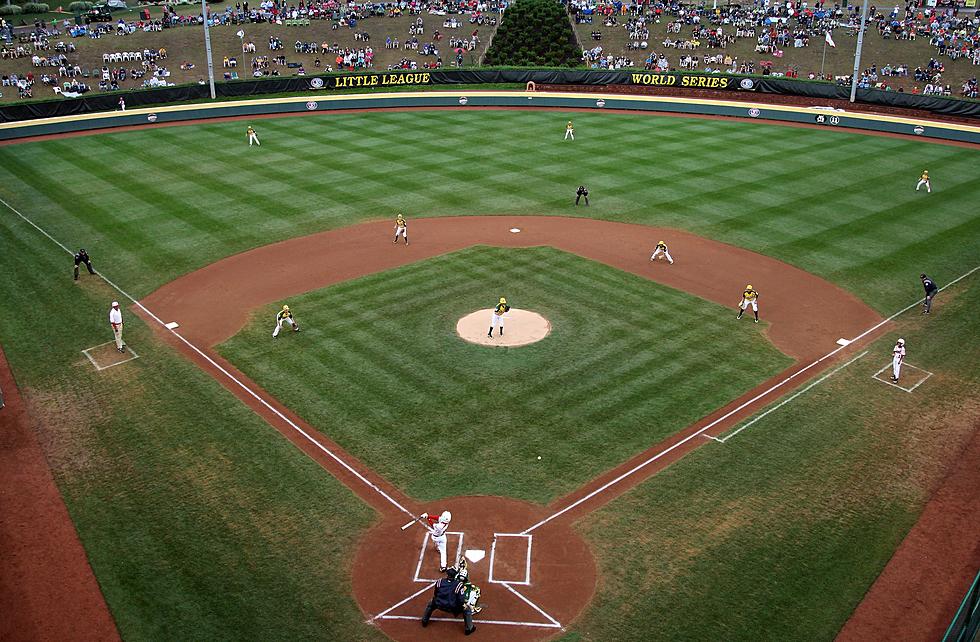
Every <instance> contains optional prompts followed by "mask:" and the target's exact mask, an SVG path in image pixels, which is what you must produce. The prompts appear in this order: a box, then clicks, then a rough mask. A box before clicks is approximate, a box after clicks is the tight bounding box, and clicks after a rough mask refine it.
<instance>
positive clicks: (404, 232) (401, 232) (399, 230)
mask: <svg viewBox="0 0 980 642" xmlns="http://www.w3.org/2000/svg"><path fill="white" fill-rule="evenodd" d="M399 236H401V237H402V238H403V239H405V243H408V226H405V225H400V226H398V227H396V228H395V243H397V242H398V237H399Z"/></svg>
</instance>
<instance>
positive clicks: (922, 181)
mask: <svg viewBox="0 0 980 642" xmlns="http://www.w3.org/2000/svg"><path fill="white" fill-rule="evenodd" d="M923 185H925V186H926V191H927V192H929V193H932V187H931V186H930V185H929V170H927V169H924V170H922V176H920V177H919V182H918V184H916V186H915V191H917V192H918V191H919V188H920V187H922V186H923Z"/></svg>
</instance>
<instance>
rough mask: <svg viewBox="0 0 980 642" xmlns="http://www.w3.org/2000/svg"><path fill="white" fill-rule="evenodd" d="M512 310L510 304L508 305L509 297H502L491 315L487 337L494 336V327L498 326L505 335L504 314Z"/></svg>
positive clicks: (501, 334) (501, 333) (502, 334)
mask: <svg viewBox="0 0 980 642" xmlns="http://www.w3.org/2000/svg"><path fill="white" fill-rule="evenodd" d="M508 312H510V306H509V305H507V299H505V298H504V297H500V301H499V302H497V305H496V306H494V308H493V314H491V315H490V331H489V332H487V338H488V339H489V338H490V337H492V336H493V329H494V328H496V327H499V328H500V335H499V336H501V337H502V336H504V315H505V314H506V313H508Z"/></svg>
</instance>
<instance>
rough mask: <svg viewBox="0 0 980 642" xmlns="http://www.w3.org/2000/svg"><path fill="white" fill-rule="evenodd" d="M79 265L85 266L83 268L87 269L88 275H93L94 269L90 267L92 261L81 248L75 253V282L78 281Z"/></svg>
mask: <svg viewBox="0 0 980 642" xmlns="http://www.w3.org/2000/svg"><path fill="white" fill-rule="evenodd" d="M80 263H84V264H85V267H87V268H88V273H89V274H95V268H93V267H92V259H90V258H89V256H88V252H86V251H85V248H84V247H83V248H81V249H80V250H78V251H77V252H75V280H76V281H77V280H78V266H79V264H80Z"/></svg>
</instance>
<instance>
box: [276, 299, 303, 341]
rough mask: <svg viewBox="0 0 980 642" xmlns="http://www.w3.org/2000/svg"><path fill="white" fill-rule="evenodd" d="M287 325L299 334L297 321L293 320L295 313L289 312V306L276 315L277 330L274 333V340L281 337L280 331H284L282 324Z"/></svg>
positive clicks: (283, 307)
mask: <svg viewBox="0 0 980 642" xmlns="http://www.w3.org/2000/svg"><path fill="white" fill-rule="evenodd" d="M283 323H285V324H286V325H288V326H289V327H291V328H292V329H293V332H299V325H298V324H297V323H296V320H295V319H293V313H292V312H290V311H289V306H288V305H284V306H282V310H279V313H278V314H277V315H276V329H275V330H273V331H272V338H273V339H275V338H276V337H278V336H279V331H280V330H282V324H283Z"/></svg>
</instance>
